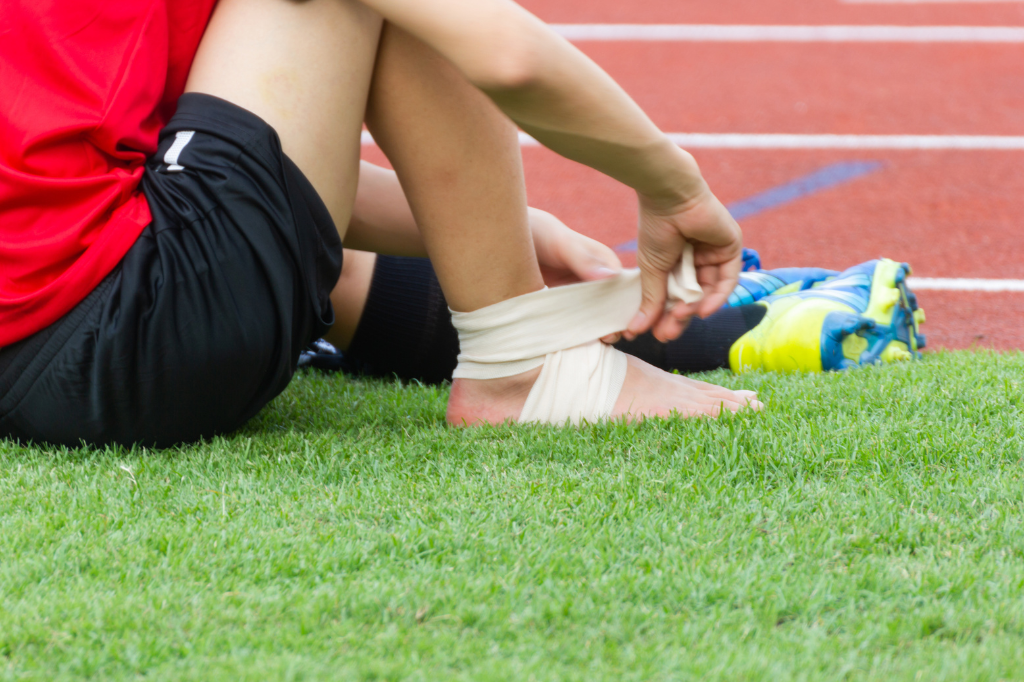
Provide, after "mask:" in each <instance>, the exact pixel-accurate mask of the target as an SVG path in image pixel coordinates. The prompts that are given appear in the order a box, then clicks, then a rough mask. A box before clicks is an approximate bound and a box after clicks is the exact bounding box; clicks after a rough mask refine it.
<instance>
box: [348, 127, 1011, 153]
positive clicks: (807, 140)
mask: <svg viewBox="0 0 1024 682" xmlns="http://www.w3.org/2000/svg"><path fill="white" fill-rule="evenodd" d="M668 136H669V139H671V140H672V141H673V142H675V143H676V144H678V145H679V146H680V147H684V148H686V149H896V150H899V149H939V150H941V149H952V150H957V149H959V150H975V151H977V150H982V151H984V150H989V151H1001V150H1002V151H1006V150H1010V151H1013V150H1024V135H1016V136H1015V135H790V134H760V133H668ZM362 143H363V144H366V145H370V144H373V137H372V136H371V135H370V133H369V132H368V131H365V130H364V131H363V137H362ZM519 143H520V144H521V145H523V146H524V147H536V146H538V145H539V144H540V143H538V142H537V140H535V139H533V138H532V137H530V136H529V135H527V134H526V133H519Z"/></svg>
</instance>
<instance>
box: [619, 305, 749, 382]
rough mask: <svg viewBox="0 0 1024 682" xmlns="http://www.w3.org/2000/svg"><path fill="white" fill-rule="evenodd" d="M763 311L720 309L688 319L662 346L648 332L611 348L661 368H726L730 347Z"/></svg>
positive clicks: (741, 308)
mask: <svg viewBox="0 0 1024 682" xmlns="http://www.w3.org/2000/svg"><path fill="white" fill-rule="evenodd" d="M765 312H767V309H766V308H765V307H764V306H761V305H757V304H756V303H752V304H750V305H742V306H738V307H736V308H723V309H721V310H719V311H718V312H716V313H714V314H712V315H709V316H708V317H707V318H705V319H701V318H699V317H694V318H692V319H691V320H690V324H689V325H688V326H687V327H686V329H685V331H683V333H682V334H681V335H680V336H679V338H678V339H676V340H675V341H669V342H668V343H662V342H661V341H658V340H657V339H656V338H654V336H652V335H651V334H650V332H648V333H647V334H643V335H642V336H638V337H637V338H636V339H634V340H633V341H626V340H622V341H619V342H618V343H616V344H615V347H616V348H618V349H619V350H621V351H622V352H623V353H629V354H630V355H635V356H636V357H638V358H640V359H641V360H643V361H644V362H649V363H650V364H652V365H654V366H655V367H660V368H661V369H665V370H670V371H671V370H673V369H678V370H679V371H680V372H683V373H686V372H707V371H710V370H713V369H719V368H721V367H728V366H729V349H730V348H732V344H734V343H736V340H737V339H738V338H740V337H741V336H743V335H744V334H746V333H747V332H748V331H750V330H751V329H753V328H754V327H756V326H757V325H758V323H759V322H760V321H761V318H763V317H764V314H765Z"/></svg>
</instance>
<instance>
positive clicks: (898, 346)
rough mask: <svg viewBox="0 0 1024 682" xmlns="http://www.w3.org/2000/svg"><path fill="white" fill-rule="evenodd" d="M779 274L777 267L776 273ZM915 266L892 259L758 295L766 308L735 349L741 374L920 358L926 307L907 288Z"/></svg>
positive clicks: (732, 357) (733, 358) (838, 367)
mask: <svg viewBox="0 0 1024 682" xmlns="http://www.w3.org/2000/svg"><path fill="white" fill-rule="evenodd" d="M772 272H777V271H772ZM909 274H910V266H908V265H907V264H906V263H897V262H895V261H892V260H889V259H881V260H872V261H868V262H867V263H862V264H861V265H857V266H854V267H852V268H850V269H848V270H846V271H844V272H842V273H840V274H838V275H837V276H835V277H830V278H827V279H822V280H818V281H816V282H813V283H811V284H809V285H807V286H804V284H798V283H794V284H796V285H797V286H799V287H800V288H799V289H798V290H795V291H786V290H785V289H788V288H789V286H792V285H787V287H783V288H780V289H778V290H777V291H776V293H775V294H772V295H770V296H766V297H764V298H762V299H761V300H760V301H759V304H760V305H763V306H765V307H766V308H767V309H768V310H767V312H766V313H765V316H764V319H762V320H761V323H760V324H758V325H757V326H756V327H754V328H753V329H751V330H750V331H749V332H747V333H746V334H744V335H743V336H742V337H740V338H739V339H738V340H737V341H736V343H734V344H733V346H732V348H731V349H730V352H729V365H730V367H732V369H733V371H734V372H736V373H738V374H742V373H744V372H749V371H752V370H756V369H765V370H774V371H782V372H792V371H803V372H823V371H825V372H827V371H834V370H842V369H848V368H850V367H857V366H860V365H865V364H871V363H877V362H893V361H896V360H909V359H911V358H915V357H920V355H921V354H920V352H919V349H921V348H923V347H924V345H925V338H924V336H922V335H921V334H920V333H919V326H920V325H921V324H922V323H923V322H924V311H923V310H921V309H920V308H919V307H918V305H917V297H915V296H914V294H913V293H912V292H911V291H910V290H909V289H907V284H906V278H907V275H909Z"/></svg>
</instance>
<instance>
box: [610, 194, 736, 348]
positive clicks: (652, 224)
mask: <svg viewBox="0 0 1024 682" xmlns="http://www.w3.org/2000/svg"><path fill="white" fill-rule="evenodd" d="M685 242H690V243H691V244H693V260H694V266H695V267H696V269H697V281H698V282H699V283H700V285H701V288H702V289H703V290H704V298H703V299H702V300H700V301H699V302H697V303H693V304H687V303H682V302H678V303H676V304H675V305H674V306H673V307H672V308H671V310H668V311H666V310H665V298H666V290H667V286H668V285H667V282H668V273H669V272H670V271H671V270H672V268H673V267H675V265H676V263H678V262H679V259H680V257H681V256H682V252H683V245H684V244H685ZM637 265H639V267H640V270H641V283H642V286H643V301H642V303H641V304H640V311H639V312H638V313H637V314H636V317H634V318H633V320H632V322H630V324H629V328H628V330H627V332H626V337H627V338H630V339H632V338H635V337H636V336H637V335H639V334H642V333H643V332H645V331H647V330H648V329H651V330H652V331H653V334H654V336H655V338H657V339H658V340H659V341H662V342H665V341H671V340H672V339H674V338H676V337H678V336H679V335H680V334H681V333H682V331H683V329H685V328H686V323H687V322H688V321H689V319H690V317H692V316H693V315H695V314H697V315H700V316H701V317H704V316H707V315H710V314H711V313H713V312H715V311H716V310H718V309H719V308H720V307H722V305H724V304H725V302H726V301H727V300H728V298H729V294H730V293H732V291H733V289H734V288H735V287H736V283H737V281H738V280H739V273H740V271H741V270H742V267H743V238H742V232H741V231H740V226H739V225H738V224H737V223H736V221H735V220H734V219H733V217H732V216H731V215H729V211H727V210H726V208H725V206H723V205H722V202H720V201H719V200H718V199H717V198H716V197H715V195H714V194H712V193H711V190H710V189H709V188H708V187H707V185H706V184H703V187H702V189H701V190H700V191H699V192H697V193H696V194H695V195H694V196H693V197H692V198H690V199H689V200H687V201H686V202H684V203H682V204H677V205H671V204H668V205H666V204H664V203H661V202H659V201H657V200H652V199H649V198H645V197H643V196H640V233H639V238H638V249H637Z"/></svg>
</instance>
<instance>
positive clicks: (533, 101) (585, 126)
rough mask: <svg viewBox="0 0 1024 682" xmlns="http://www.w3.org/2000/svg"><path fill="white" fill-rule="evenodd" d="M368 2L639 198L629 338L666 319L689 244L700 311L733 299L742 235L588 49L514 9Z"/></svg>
mask: <svg viewBox="0 0 1024 682" xmlns="http://www.w3.org/2000/svg"><path fill="white" fill-rule="evenodd" d="M362 1H363V2H364V4H366V5H368V6H370V7H372V8H373V9H375V10H376V11H378V12H379V13H380V14H382V15H383V16H384V18H385V19H387V20H388V21H390V22H391V23H393V24H395V25H396V26H398V27H401V28H402V29H405V30H406V31H409V32H410V33H412V34H414V35H415V36H417V37H418V38H420V39H421V40H423V41H424V42H426V43H427V44H428V45H430V46H432V47H433V48H434V49H435V50H437V51H438V52H440V53H441V54H442V55H444V56H445V57H447V58H448V59H449V60H450V61H451V62H452V63H454V64H455V66H456V67H458V68H459V69H460V70H461V71H462V72H463V74H465V75H466V77H467V78H468V79H469V80H470V81H472V82H473V83H474V84H475V85H477V86H478V87H480V88H481V89H482V90H483V91H484V92H486V93H487V94H488V95H489V96H490V97H491V98H492V99H493V100H494V101H495V103H496V104H497V105H498V106H499V107H501V109H502V110H503V111H504V112H505V113H506V114H507V115H508V116H509V117H510V118H512V120H514V121H515V122H516V123H518V124H519V125H520V127H522V128H523V130H525V131H526V132H528V133H530V134H531V135H533V136H534V137H535V138H537V140H539V141H540V142H541V143H543V144H544V145H546V146H548V147H549V148H551V149H552V150H554V151H556V152H558V153H559V154H562V155H563V156H566V157H568V158H570V159H573V160H575V161H579V162H581V163H584V164H586V165H588V166H591V167H593V168H595V169H597V170H599V171H601V172H603V173H605V174H607V175H609V176H611V177H613V178H616V179H617V180H619V181H621V182H623V183H625V184H626V185H628V186H630V187H632V188H633V189H634V190H636V192H637V194H638V197H639V203H640V212H641V216H640V235H639V241H640V249H639V252H638V254H637V259H638V262H639V264H640V267H641V268H642V269H643V270H644V304H643V306H642V308H641V313H640V314H638V317H637V319H636V320H634V322H633V323H632V324H631V325H630V331H632V332H634V333H639V332H641V331H644V330H646V329H647V328H649V327H650V326H651V325H652V324H653V323H654V322H656V321H657V320H658V318H659V317H661V311H662V309H663V305H664V300H665V282H666V273H667V271H668V270H670V269H671V267H672V266H674V265H675V263H676V262H677V261H678V259H679V257H680V254H681V253H682V248H683V243H684V240H686V239H689V240H690V241H693V242H694V243H695V247H696V263H697V266H698V274H699V277H700V279H701V282H702V284H703V285H704V286H705V291H706V292H707V293H708V294H709V295H708V297H707V298H706V299H705V301H704V302H702V304H700V307H699V311H700V312H702V313H708V312H710V311H712V310H714V309H717V307H718V306H720V305H721V304H722V303H723V302H724V299H725V297H726V296H728V291H731V289H732V285H733V284H734V283H735V279H736V276H737V275H738V272H739V263H740V251H741V249H740V232H739V226H738V225H736V223H735V221H733V220H732V218H731V217H730V216H729V215H728V212H726V211H725V209H724V208H723V207H722V206H721V204H720V203H719V202H718V200H717V199H715V197H714V195H713V194H712V193H711V192H710V190H709V189H708V187H707V184H706V183H705V182H704V179H703V177H702V176H701V174H700V171H699V169H698V167H697V164H696V162H695V161H694V160H693V157H692V156H690V155H689V154H688V153H686V152H684V151H683V150H681V149H679V148H678V147H677V146H676V145H675V144H673V143H672V142H671V140H669V139H668V138H667V137H666V136H665V135H664V134H663V133H662V132H661V131H659V130H658V128H657V127H656V126H655V125H654V124H653V123H652V122H651V121H650V119H649V118H648V117H647V116H646V115H645V114H644V113H643V111H641V109H640V108H639V107H638V106H637V105H636V104H635V103H634V102H633V101H632V100H631V99H630V98H629V96H628V95H626V93H625V92H624V91H623V90H622V89H621V88H620V87H619V86H618V85H617V84H616V83H615V82H614V81H613V80H612V79H611V77H609V76H608V75H607V74H606V73H604V71H602V70H601V69H600V68H599V67H598V66H597V65H596V64H594V63H593V62H592V61H591V60H590V59H589V58H587V57H586V56H585V55H583V53H582V52H580V51H579V50H577V49H576V48H575V47H573V46H572V45H571V44H570V43H568V42H567V41H565V40H564V39H562V38H561V37H560V36H558V35H557V34H555V33H554V32H553V31H552V30H551V29H549V28H548V27H547V26H545V25H544V24H543V22H541V21H540V20H539V19H537V18H536V17H534V16H533V15H531V14H530V13H529V12H527V11H526V10H524V9H523V8H521V7H519V6H518V5H516V4H515V3H513V2H511V1H510V0H431V1H429V2H425V1H424V0H362ZM722 292H725V293H724V294H723V293H722ZM693 312H697V309H696V308H694V307H677V309H676V310H674V311H673V314H674V315H673V316H674V317H675V320H674V321H673V320H669V319H666V320H664V321H663V322H662V323H661V324H659V327H658V329H657V330H656V331H660V332H661V334H660V336H662V337H671V336H674V335H677V334H678V333H679V331H681V329H682V325H681V324H680V321H681V319H684V318H685V317H688V316H689V314H692V313H693Z"/></svg>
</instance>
